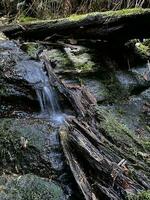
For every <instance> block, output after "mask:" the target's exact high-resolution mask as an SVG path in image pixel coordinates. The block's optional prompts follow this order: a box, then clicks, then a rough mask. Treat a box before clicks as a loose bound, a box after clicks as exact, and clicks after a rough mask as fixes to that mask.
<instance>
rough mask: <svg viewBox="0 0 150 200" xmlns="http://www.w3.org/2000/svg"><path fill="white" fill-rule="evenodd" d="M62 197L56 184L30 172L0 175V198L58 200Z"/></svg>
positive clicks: (12, 199) (2, 199) (11, 199)
mask: <svg viewBox="0 0 150 200" xmlns="http://www.w3.org/2000/svg"><path fill="white" fill-rule="evenodd" d="M63 197H64V194H63V191H62V189H61V188H60V187H59V186H58V185H56V184H55V183H53V182H50V181H48V180H46V179H43V178H40V177H37V176H34V175H31V174H27V175H24V176H13V177H6V176H3V177H0V199H1V200H4V199H7V200H16V199H17V200H47V199H50V200H60V199H64V198H63Z"/></svg>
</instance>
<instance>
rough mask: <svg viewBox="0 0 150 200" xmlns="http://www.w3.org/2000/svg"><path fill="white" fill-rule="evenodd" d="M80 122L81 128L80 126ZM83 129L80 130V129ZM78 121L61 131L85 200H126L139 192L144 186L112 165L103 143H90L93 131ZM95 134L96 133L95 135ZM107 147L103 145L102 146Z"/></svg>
mask: <svg viewBox="0 0 150 200" xmlns="http://www.w3.org/2000/svg"><path fill="white" fill-rule="evenodd" d="M77 123H78V126H77ZM79 127H80V128H79ZM81 127H83V126H82V125H81V124H80V123H79V122H77V121H76V119H72V120H71V121H70V120H69V123H67V128H65V129H64V128H62V129H61V130H60V135H61V143H62V146H63V149H64V153H65V156H66V157H67V160H68V162H69V165H70V167H71V170H72V172H73V174H74V177H75V179H76V181H77V183H78V184H79V186H80V188H81V190H82V191H83V194H84V196H85V199H86V200H95V199H110V200H112V199H114V200H119V199H124V198H125V197H126V195H127V193H133V194H134V193H137V192H138V191H140V190H142V189H143V187H141V185H139V184H138V183H137V182H136V181H133V180H131V179H130V178H128V176H127V175H126V174H125V172H124V169H123V168H122V167H121V166H119V165H117V164H116V163H115V162H111V161H110V160H109V159H108V158H107V156H106V154H105V153H104V152H103V151H102V149H103V148H101V146H103V144H100V142H98V141H96V139H95V141H92V142H91V141H90V140H89V139H88V138H91V137H92V138H93V136H91V132H89V131H88V130H87V131H86V134H85V133H84V134H83V132H85V130H86V128H85V127H84V128H83V130H82V129H81ZM92 134H94V133H92ZM103 147H104V146H103Z"/></svg>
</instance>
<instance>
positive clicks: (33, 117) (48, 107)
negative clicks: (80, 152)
mask: <svg viewBox="0 0 150 200" xmlns="http://www.w3.org/2000/svg"><path fill="white" fill-rule="evenodd" d="M0 59H1V64H2V71H3V74H2V77H1V83H2V84H4V83H5V85H6V88H5V89H4V88H3V89H4V91H5V95H3V94H4V92H3V94H1V96H2V97H1V111H2V112H1V122H2V123H5V121H7V120H8V121H9V124H11V126H10V127H9V126H8V128H7V129H8V130H9V132H11V133H12V134H13V133H15V132H16V131H17V132H18V135H16V134H15V135H16V136H15V137H16V138H18V141H19V140H21V141H20V142H19V143H20V144H21V145H25V143H26V141H27V143H28V142H29V150H28V151H29V152H26V153H24V152H22V153H23V154H22V158H21V160H20V161H19V163H16V161H17V159H18V155H17V152H16V153H15V155H12V156H13V157H14V160H16V161H15V162H14V166H13V165H12V166H11V171H13V172H14V173H16V174H18V173H19V174H29V173H33V174H35V175H38V176H40V177H46V178H48V177H52V180H53V181H56V183H58V184H59V185H60V187H61V188H62V189H63V192H62V193H63V195H62V194H61V198H60V197H58V199H59V200H60V199H70V200H72V199H78V198H81V196H80V192H78V188H77V186H76V183H75V181H74V178H73V176H72V174H71V172H70V169H69V167H68V166H67V164H66V161H65V157H64V154H63V150H62V147H61V144H60V138H59V128H60V126H62V125H63V123H64V120H65V115H66V114H64V113H63V111H61V106H60V100H59V97H58V95H57V91H56V90H55V89H54V87H53V86H52V85H51V84H50V82H49V79H48V76H47V72H46V71H45V70H44V67H43V66H44V65H43V63H42V62H40V61H35V60H34V59H31V58H30V57H29V56H28V55H27V54H26V53H25V52H23V51H22V50H21V49H20V48H19V45H18V44H17V43H16V42H13V41H4V42H0ZM9 65H11V70H9ZM6 94H8V96H7V95H6ZM9 97H10V98H9ZM6 124H8V122H6ZM8 137H9V136H8ZM8 140H9V139H8ZM14 145H15V144H12V147H11V148H12V149H13V148H14ZM4 148H5V147H4ZM27 149H28V148H27ZM12 151H13V150H11V151H10V153H9V154H11V153H12ZM15 151H16V150H15ZM6 157H7V156H6ZM7 162H8V163H10V162H12V161H10V158H8V159H7V161H6V163H7ZM17 162H18V161H17ZM3 164H4V163H3ZM32 165H33V166H32ZM6 166H7V167H8V164H6ZM7 167H6V168H7ZM4 168H5V164H4V165H2V171H3V172H5V169H4ZM9 170H10V169H9ZM6 171H7V169H6ZM23 178H24V176H23ZM25 179H26V177H25ZM50 179H51V178H50ZM39 182H40V180H39ZM59 193H60V192H59ZM59 193H58V194H57V195H58V196H59V195H60V194H59ZM75 193H76V194H75ZM41 195H42V194H41ZM79 196H80V197H79ZM15 198H16V197H15Z"/></svg>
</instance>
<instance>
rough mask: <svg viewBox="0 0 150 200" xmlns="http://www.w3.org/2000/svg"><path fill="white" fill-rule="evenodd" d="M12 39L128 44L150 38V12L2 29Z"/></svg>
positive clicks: (105, 14) (107, 14)
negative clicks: (87, 40)
mask: <svg viewBox="0 0 150 200" xmlns="http://www.w3.org/2000/svg"><path fill="white" fill-rule="evenodd" d="M0 31H1V32H4V33H5V34H6V36H8V37H10V38H17V37H21V38H24V39H44V38H46V37H48V38H49V39H52V38H55V37H56V38H57V37H58V38H63V37H65V38H78V39H100V40H103V41H108V42H115V43H116V42H118V43H120V42H125V41H127V40H129V39H133V38H139V39H141V38H149V37H150V9H129V10H126V11H124V10H123V11H111V12H103V13H91V14H89V15H81V16H77V17H76V16H73V17H69V18H66V19H59V20H47V21H38V22H30V23H27V24H25V23H20V24H15V25H8V26H1V27H0Z"/></svg>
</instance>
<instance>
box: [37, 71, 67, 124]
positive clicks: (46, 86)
mask: <svg viewBox="0 0 150 200" xmlns="http://www.w3.org/2000/svg"><path fill="white" fill-rule="evenodd" d="M39 76H40V83H39V84H37V85H36V88H35V90H36V94H37V98H38V101H39V104H40V107H41V112H42V114H44V115H47V116H48V117H49V118H50V119H51V120H52V121H53V122H55V123H58V124H61V123H62V122H63V121H64V115H63V114H62V112H61V109H60V105H59V101H58V96H57V93H56V91H55V89H54V88H53V87H52V86H51V85H50V83H49V80H48V77H47V75H46V73H45V72H44V71H43V70H42V69H40V73H39Z"/></svg>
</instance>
